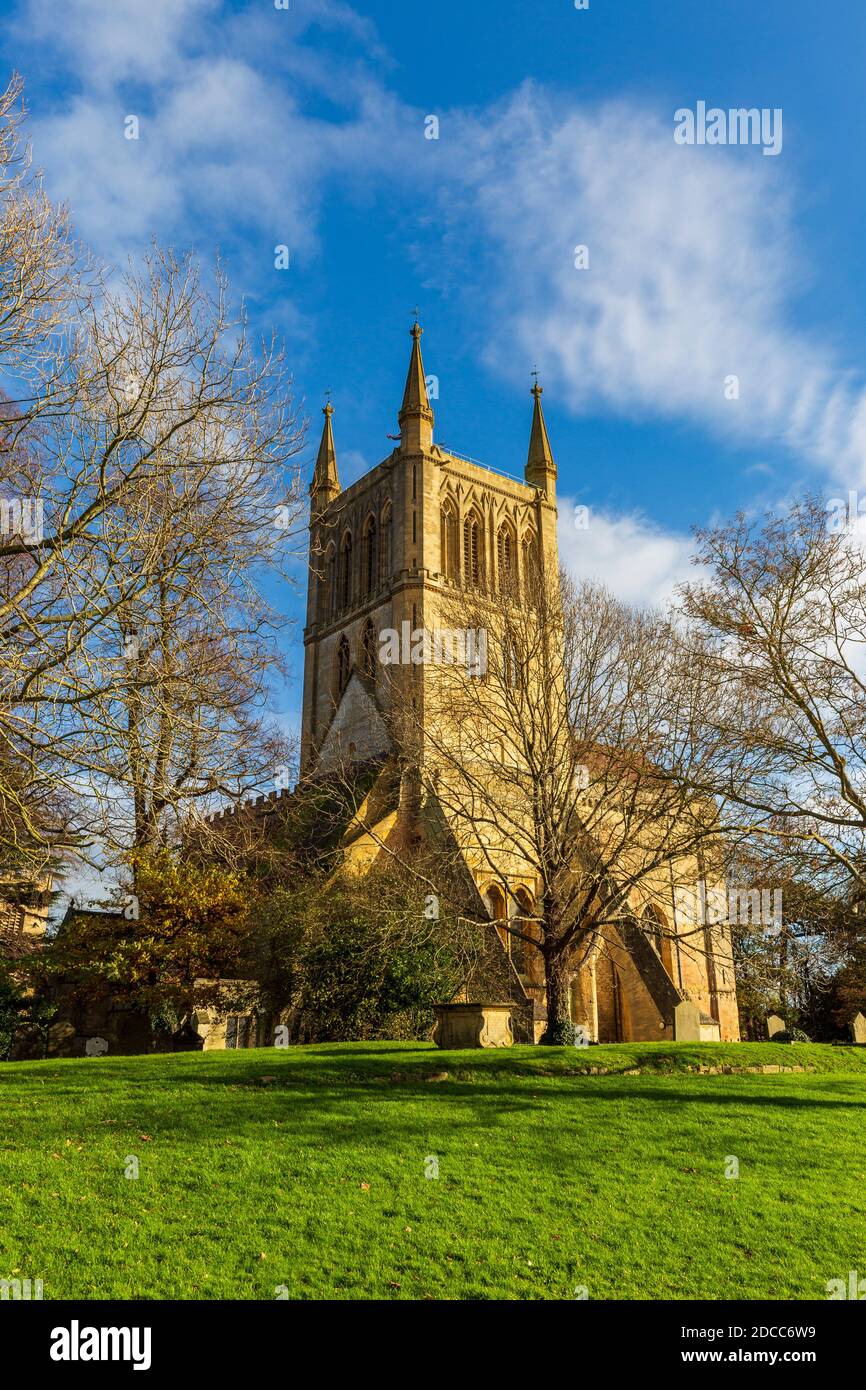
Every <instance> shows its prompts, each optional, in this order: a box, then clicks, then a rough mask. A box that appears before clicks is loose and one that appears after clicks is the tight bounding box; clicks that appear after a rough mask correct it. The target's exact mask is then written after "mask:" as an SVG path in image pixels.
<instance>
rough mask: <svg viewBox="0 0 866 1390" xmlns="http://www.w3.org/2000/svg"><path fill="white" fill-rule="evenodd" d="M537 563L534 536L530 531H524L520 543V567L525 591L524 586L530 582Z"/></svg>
mask: <svg viewBox="0 0 866 1390" xmlns="http://www.w3.org/2000/svg"><path fill="white" fill-rule="evenodd" d="M537 565H538V551H537V549H536V545H535V536H534V534H533V533H532V531H524V533H523V540H522V542H521V545H520V567H521V570H522V572H523V574H522V577H523V585H524V592H525V591H526V586H527V585H528V584H531V583H532V580H533V576H534V574H535V572H536V567H537Z"/></svg>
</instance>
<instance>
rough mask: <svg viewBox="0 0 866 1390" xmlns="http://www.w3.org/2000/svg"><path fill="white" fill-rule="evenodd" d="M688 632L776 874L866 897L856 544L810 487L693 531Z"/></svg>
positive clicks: (864, 583)
mask: <svg viewBox="0 0 866 1390" xmlns="http://www.w3.org/2000/svg"><path fill="white" fill-rule="evenodd" d="M698 559H699V560H700V561H701V563H702V564H703V566H704V567H705V570H706V572H707V577H706V578H705V579H703V580H702V581H700V582H696V583H693V584H690V585H688V586H686V587H685V588H684V590H683V594H682V606H683V611H684V613H685V615H686V617H687V618H688V620H689V621H690V623H691V625H692V632H691V640H692V641H693V642H694V644H695V649H696V650H700V652H701V653H702V654H703V657H704V658H705V659H708V660H709V661H710V662H711V663H712V665H713V667H714V669H715V670H716V671H717V672H718V673H719V674H718V679H719V680H721V682H723V683H724V685H725V686H726V687H727V688H728V690H729V691H731V692H732V693H733V696H734V698H731V699H729V700H727V701H726V702H725V703H724V704H723V705H721V706H720V707H719V708H718V709H716V710H714V711H713V715H714V723H715V727H716V730H717V734H718V736H719V737H720V738H724V739H726V740H727V741H728V743H729V744H730V745H731V747H732V748H740V749H743V750H745V752H746V753H747V755H748V758H749V760H750V763H751V775H750V777H749V778H748V779H747V780H746V781H744V782H741V783H740V784H739V785H736V784H734V783H732V782H728V781H726V780H725V779H724V778H723V779H722V780H721V781H720V782H719V783H717V789H720V790H722V791H724V793H725V794H726V795H727V796H728V797H729V798H731V799H733V800H734V801H736V802H737V803H738V804H739V806H740V808H741V811H742V814H744V815H746V816H748V817H750V818H751V819H753V820H754V821H755V823H756V825H758V826H759V827H760V829H759V833H760V834H761V835H762V836H763V837H764V838H766V839H767V841H768V843H769V844H770V845H771V846H772V852H773V853H774V854H775V855H776V856H777V857H778V859H779V862H780V864H783V865H784V866H785V867H784V872H785V873H795V874H800V875H808V876H809V877H811V878H812V880H813V881H815V882H818V881H820V882H821V883H822V884H823V886H824V889H825V891H826V892H827V893H828V894H830V895H831V896H832V895H834V894H835V895H841V898H842V899H844V901H846V902H848V903H849V904H850V903H855V902H857V901H859V902H861V903H862V902H863V901H864V897H866V839H864V836H866V742H864V729H866V683H864V682H866V571H864V556H863V550H862V544H861V542H860V540H859V539H858V537H857V535H856V533H852V532H851V530H849V527H848V526H847V525H846V524H844V523H843V524H842V525H841V526H838V528H836V527H834V525H831V524H830V519H829V517H828V513H827V510H826V507H825V505H824V504H823V503H822V502H821V500H820V499H819V498H816V497H809V498H806V499H805V500H802V501H798V502H797V503H795V504H794V505H793V506H792V507H791V508H790V510H789V511H788V513H787V514H786V515H784V516H782V517H773V516H768V517H766V518H764V519H763V520H761V521H758V522H749V521H747V520H746V519H745V518H744V517H743V516H742V515H741V516H739V517H737V519H736V520H735V521H734V522H733V523H731V524H730V525H726V526H721V527H717V528H714V529H711V530H704V531H700V532H698Z"/></svg>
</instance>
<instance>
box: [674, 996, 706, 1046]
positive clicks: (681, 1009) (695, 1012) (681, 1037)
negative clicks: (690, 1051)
mask: <svg viewBox="0 0 866 1390" xmlns="http://www.w3.org/2000/svg"><path fill="white" fill-rule="evenodd" d="M674 1039H675V1041H676V1042H700V1041H701V1011H700V1009H699V1008H698V1006H697V1004H692V1003H691V1001H690V1000H688V999H684V1000H683V1001H682V1003H681V1004H677V1006H676V1008H675V1009H674Z"/></svg>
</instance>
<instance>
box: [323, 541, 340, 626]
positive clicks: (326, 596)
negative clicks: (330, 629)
mask: <svg viewBox="0 0 866 1390" xmlns="http://www.w3.org/2000/svg"><path fill="white" fill-rule="evenodd" d="M336 606H337V549H336V546H335V545H334V543H333V541H332V542H331V544H330V545H329V546H328V549H327V550H326V551H325V564H324V570H323V574H322V614H321V618H320V622H328V621H329V619H331V618H333V616H334V610H335V608H336Z"/></svg>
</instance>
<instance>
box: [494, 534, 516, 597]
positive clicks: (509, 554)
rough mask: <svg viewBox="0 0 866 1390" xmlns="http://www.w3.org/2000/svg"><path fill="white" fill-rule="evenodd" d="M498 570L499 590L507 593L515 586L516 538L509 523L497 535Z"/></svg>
mask: <svg viewBox="0 0 866 1390" xmlns="http://www.w3.org/2000/svg"><path fill="white" fill-rule="evenodd" d="M496 568H497V570H498V572H499V588H500V590H501V591H502V592H503V593H507V592H508V590H509V589H511V588H512V586H513V584H514V536H513V535H512V531H511V527H510V526H509V525H508V524H507V522H503V524H502V525H501V526H500V528H499V530H498V532H497V533H496Z"/></svg>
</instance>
